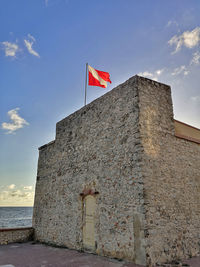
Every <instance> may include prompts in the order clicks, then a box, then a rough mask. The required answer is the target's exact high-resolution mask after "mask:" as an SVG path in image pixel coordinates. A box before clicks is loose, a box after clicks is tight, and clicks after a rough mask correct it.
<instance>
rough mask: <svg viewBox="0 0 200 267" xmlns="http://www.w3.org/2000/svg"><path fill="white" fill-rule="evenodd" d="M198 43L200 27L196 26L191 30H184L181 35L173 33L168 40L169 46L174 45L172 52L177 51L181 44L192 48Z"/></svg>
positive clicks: (199, 40) (199, 41)
mask: <svg viewBox="0 0 200 267" xmlns="http://www.w3.org/2000/svg"><path fill="white" fill-rule="evenodd" d="M199 43H200V27H196V28H195V29H194V30H192V31H185V32H183V33H182V34H181V35H174V36H173V37H172V38H171V39H170V40H169V41H168V44H169V45H170V46H175V50H174V52H172V54H175V53H177V52H178V51H179V50H180V49H181V47H182V46H185V47H187V48H193V47H195V46H197V45H198V44H199Z"/></svg>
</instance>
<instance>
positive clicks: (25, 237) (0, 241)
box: [0, 227, 33, 245]
mask: <svg viewBox="0 0 200 267" xmlns="http://www.w3.org/2000/svg"><path fill="white" fill-rule="evenodd" d="M30 240H33V228H32V227H28V228H9V229H0V245H5V244H8V243H15V242H27V241H30Z"/></svg>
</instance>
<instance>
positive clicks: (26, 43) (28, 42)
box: [24, 34, 40, 57]
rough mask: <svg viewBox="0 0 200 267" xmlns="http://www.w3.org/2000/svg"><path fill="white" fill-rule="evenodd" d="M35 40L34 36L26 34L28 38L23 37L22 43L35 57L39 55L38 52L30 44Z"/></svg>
mask: <svg viewBox="0 0 200 267" xmlns="http://www.w3.org/2000/svg"><path fill="white" fill-rule="evenodd" d="M35 42H36V40H35V38H34V37H33V36H32V35H30V34H28V39H24V44H25V46H26V48H27V49H28V52H29V53H30V54H32V55H34V56H36V57H40V55H39V54H38V52H36V51H35V50H33V48H32V46H33V44H34V43H35Z"/></svg>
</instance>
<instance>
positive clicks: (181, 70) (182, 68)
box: [172, 65, 189, 76]
mask: <svg viewBox="0 0 200 267" xmlns="http://www.w3.org/2000/svg"><path fill="white" fill-rule="evenodd" d="M181 73H183V74H184V75H185V76H186V75H188V74H189V70H188V69H187V68H186V66H185V65H182V66H180V67H178V68H175V69H174V71H173V72H172V75H173V76H176V75H179V74H181Z"/></svg>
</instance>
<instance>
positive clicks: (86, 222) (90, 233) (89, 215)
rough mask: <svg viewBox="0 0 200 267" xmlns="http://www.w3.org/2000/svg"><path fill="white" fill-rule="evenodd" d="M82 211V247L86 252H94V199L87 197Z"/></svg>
mask: <svg viewBox="0 0 200 267" xmlns="http://www.w3.org/2000/svg"><path fill="white" fill-rule="evenodd" d="M83 204H84V210H83V246H84V248H85V249H87V250H92V251H94V250H95V211H96V201H95V197H93V196H91V195H88V196H86V197H85V198H84V203H83Z"/></svg>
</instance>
